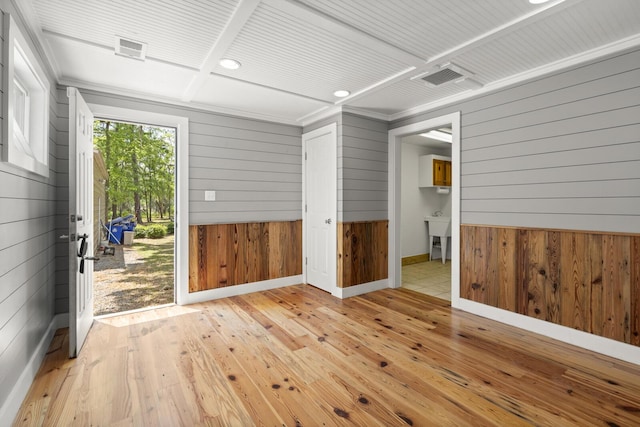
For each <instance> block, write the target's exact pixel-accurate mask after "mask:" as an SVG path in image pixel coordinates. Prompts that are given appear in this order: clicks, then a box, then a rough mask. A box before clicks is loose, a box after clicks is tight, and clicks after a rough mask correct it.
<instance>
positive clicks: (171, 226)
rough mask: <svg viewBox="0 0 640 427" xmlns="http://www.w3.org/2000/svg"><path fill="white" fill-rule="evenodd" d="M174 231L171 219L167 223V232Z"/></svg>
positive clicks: (171, 232)
mask: <svg viewBox="0 0 640 427" xmlns="http://www.w3.org/2000/svg"><path fill="white" fill-rule="evenodd" d="M174 232H175V224H174V222H173V221H171V222H169V223H167V234H173V233H174Z"/></svg>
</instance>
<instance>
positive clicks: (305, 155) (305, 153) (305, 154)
mask: <svg viewBox="0 0 640 427" xmlns="http://www.w3.org/2000/svg"><path fill="white" fill-rule="evenodd" d="M304 159H305V160H307V152H306V151H305V152H304Z"/></svg>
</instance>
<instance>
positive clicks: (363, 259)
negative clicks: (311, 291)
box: [337, 220, 389, 288]
mask: <svg viewBox="0 0 640 427" xmlns="http://www.w3.org/2000/svg"><path fill="white" fill-rule="evenodd" d="M337 232H338V287H340V288H347V287H349V286H354V285H360V284H363V283H369V282H375V281H376V280H382V279H386V278H387V277H388V270H389V265H388V259H389V250H388V247H389V244H388V242H389V221H388V220H383V221H366V222H339V223H338V227H337Z"/></svg>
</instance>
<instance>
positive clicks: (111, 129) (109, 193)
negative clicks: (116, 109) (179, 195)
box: [93, 120, 176, 224]
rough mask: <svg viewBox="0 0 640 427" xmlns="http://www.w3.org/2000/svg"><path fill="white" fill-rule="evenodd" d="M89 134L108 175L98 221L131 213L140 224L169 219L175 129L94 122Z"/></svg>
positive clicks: (172, 186)
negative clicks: (104, 197) (104, 201)
mask: <svg viewBox="0 0 640 427" xmlns="http://www.w3.org/2000/svg"><path fill="white" fill-rule="evenodd" d="M93 131H94V145H95V147H96V148H97V149H98V150H99V151H100V152H101V153H102V156H103V158H104V162H105V165H106V167H107V172H108V178H107V182H106V183H105V188H106V203H105V206H106V207H107V209H105V214H104V215H105V217H104V218H100V219H101V220H102V221H103V222H104V223H106V222H108V220H109V218H118V217H124V216H126V215H128V214H133V215H134V216H135V219H136V222H137V223H138V224H143V223H145V222H147V223H148V222H153V219H154V217H157V218H159V219H167V218H169V219H170V218H172V215H173V209H174V207H173V203H174V188H175V185H174V182H175V161H174V159H175V156H174V141H175V138H176V133H175V129H172V128H161V127H157V126H149V125H143V124H132V123H121V122H112V121H105V120H96V121H95V122H94V129H93Z"/></svg>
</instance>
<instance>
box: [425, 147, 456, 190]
mask: <svg viewBox="0 0 640 427" xmlns="http://www.w3.org/2000/svg"><path fill="white" fill-rule="evenodd" d="M418 177H419V178H418V181H419V183H418V187H450V186H451V182H452V181H451V158H450V157H445V156H438V155H435V154H429V155H426V156H420V163H419V169H418Z"/></svg>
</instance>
